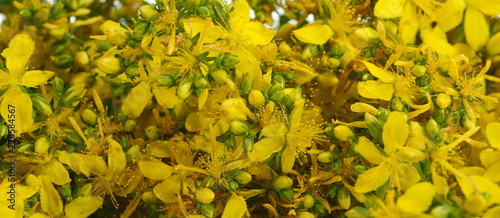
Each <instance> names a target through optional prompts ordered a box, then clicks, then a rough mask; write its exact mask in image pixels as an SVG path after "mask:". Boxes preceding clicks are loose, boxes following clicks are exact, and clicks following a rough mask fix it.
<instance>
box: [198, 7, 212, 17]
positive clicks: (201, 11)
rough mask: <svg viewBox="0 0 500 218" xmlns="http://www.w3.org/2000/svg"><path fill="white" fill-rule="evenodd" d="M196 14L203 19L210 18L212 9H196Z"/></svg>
mask: <svg viewBox="0 0 500 218" xmlns="http://www.w3.org/2000/svg"><path fill="white" fill-rule="evenodd" d="M196 14H198V16H200V17H202V18H208V17H210V9H208V7H207V6H200V7H197V8H196Z"/></svg>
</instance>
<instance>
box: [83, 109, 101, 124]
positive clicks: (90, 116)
mask: <svg viewBox="0 0 500 218" xmlns="http://www.w3.org/2000/svg"><path fill="white" fill-rule="evenodd" d="M81 118H82V121H83V122H84V123H85V124H87V125H89V126H95V125H96V124H97V114H96V113H95V112H94V111H92V110H90V109H88V108H87V109H85V110H83V112H82V115H81Z"/></svg>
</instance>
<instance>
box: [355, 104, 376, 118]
mask: <svg viewBox="0 0 500 218" xmlns="http://www.w3.org/2000/svg"><path fill="white" fill-rule="evenodd" d="M351 111H352V112H355V113H369V114H371V115H377V114H378V112H379V111H378V109H377V108H375V107H373V106H371V105H369V104H367V103H362V102H356V103H354V104H352V105H351Z"/></svg>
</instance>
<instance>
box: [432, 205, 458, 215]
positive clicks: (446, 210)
mask: <svg viewBox="0 0 500 218" xmlns="http://www.w3.org/2000/svg"><path fill="white" fill-rule="evenodd" d="M452 213H453V207H452V206H450V205H440V206H437V207H434V208H433V209H432V210H431V213H430V215H431V216H433V217H436V218H448V217H457V216H452Z"/></svg>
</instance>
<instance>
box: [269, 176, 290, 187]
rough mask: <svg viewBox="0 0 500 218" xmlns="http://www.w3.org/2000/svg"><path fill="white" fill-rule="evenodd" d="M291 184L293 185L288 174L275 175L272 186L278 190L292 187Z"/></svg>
mask: <svg viewBox="0 0 500 218" xmlns="http://www.w3.org/2000/svg"><path fill="white" fill-rule="evenodd" d="M292 185H293V180H292V178H290V177H288V176H277V177H276V178H274V182H273V188H274V189H275V190H276V191H279V190H281V189H285V188H290V187H292Z"/></svg>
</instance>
